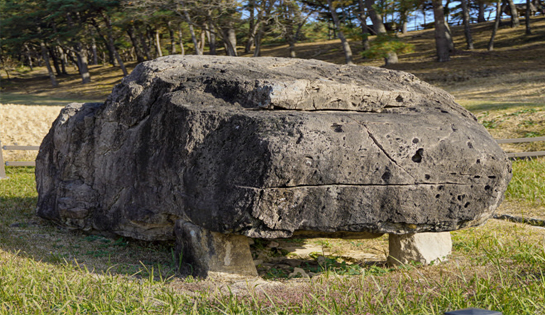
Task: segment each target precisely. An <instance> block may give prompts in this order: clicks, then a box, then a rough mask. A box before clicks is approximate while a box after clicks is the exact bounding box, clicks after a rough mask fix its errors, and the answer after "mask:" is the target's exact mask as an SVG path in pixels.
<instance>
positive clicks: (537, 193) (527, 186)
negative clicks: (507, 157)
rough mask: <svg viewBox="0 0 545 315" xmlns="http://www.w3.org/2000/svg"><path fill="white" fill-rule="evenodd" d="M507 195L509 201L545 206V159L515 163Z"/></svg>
mask: <svg viewBox="0 0 545 315" xmlns="http://www.w3.org/2000/svg"><path fill="white" fill-rule="evenodd" d="M505 195H506V197H507V199H514V200H524V201H526V202H528V203H531V204H533V205H538V206H539V205H545V158H535V159H530V160H517V161H514V162H513V178H512V179H511V182H510V183H509V186H508V187H507V191H506V193H505ZM544 215H545V214H544Z"/></svg>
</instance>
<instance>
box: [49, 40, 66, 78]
mask: <svg viewBox="0 0 545 315" xmlns="http://www.w3.org/2000/svg"><path fill="white" fill-rule="evenodd" d="M47 51H48V52H49V56H51V59H52V60H53V68H55V72H56V73H57V75H59V76H60V75H61V74H62V72H61V68H60V65H59V59H57V56H56V55H55V52H54V50H53V48H51V47H50V46H47Z"/></svg>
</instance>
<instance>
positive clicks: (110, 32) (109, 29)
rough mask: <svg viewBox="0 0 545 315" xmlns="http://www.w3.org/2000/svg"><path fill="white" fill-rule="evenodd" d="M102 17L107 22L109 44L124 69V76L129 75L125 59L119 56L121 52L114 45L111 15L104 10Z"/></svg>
mask: <svg viewBox="0 0 545 315" xmlns="http://www.w3.org/2000/svg"><path fill="white" fill-rule="evenodd" d="M102 17H103V18H104V22H105V23H106V27H107V33H108V44H109V45H110V50H111V51H112V52H113V53H114V56H115V59H117V62H118V63H119V66H120V67H121V71H123V76H125V77H126V76H127V75H129V74H128V72H127V69H125V64H124V63H123V60H121V56H119V53H118V52H117V49H115V45H114V38H113V35H112V24H111V23H110V17H109V16H108V15H107V14H106V13H104V12H102Z"/></svg>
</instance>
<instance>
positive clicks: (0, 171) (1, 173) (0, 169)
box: [0, 137, 545, 179]
mask: <svg viewBox="0 0 545 315" xmlns="http://www.w3.org/2000/svg"><path fill="white" fill-rule="evenodd" d="M536 141H545V137H534V138H517V139H497V140H496V142H497V143H523V142H536ZM39 149H40V147H39V146H34V145H27V146H16V145H5V146H2V143H1V142H0V179H3V178H6V170H5V168H4V166H36V162H35V161H26V162H19V161H4V158H3V155H2V151H3V150H39ZM507 156H508V157H509V158H511V159H516V158H527V157H536V156H545V151H535V152H518V153H507Z"/></svg>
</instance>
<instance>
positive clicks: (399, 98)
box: [396, 95, 403, 103]
mask: <svg viewBox="0 0 545 315" xmlns="http://www.w3.org/2000/svg"><path fill="white" fill-rule="evenodd" d="M396 101H398V102H400V103H401V102H403V96H401V95H398V96H397V98H396Z"/></svg>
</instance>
